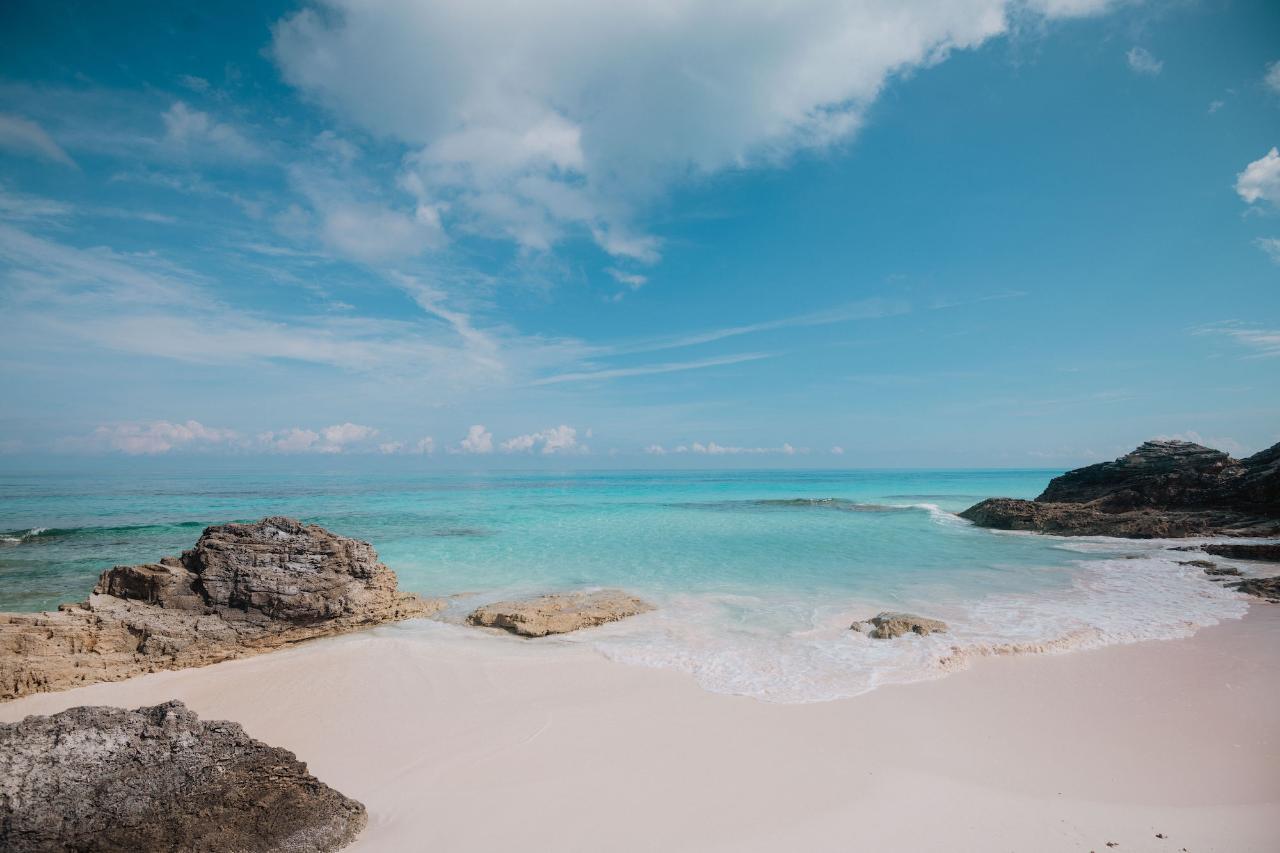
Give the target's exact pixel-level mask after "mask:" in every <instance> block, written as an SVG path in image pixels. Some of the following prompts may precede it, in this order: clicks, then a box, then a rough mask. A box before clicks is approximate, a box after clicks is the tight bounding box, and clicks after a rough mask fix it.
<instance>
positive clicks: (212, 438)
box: [83, 420, 237, 455]
mask: <svg viewBox="0 0 1280 853" xmlns="http://www.w3.org/2000/svg"><path fill="white" fill-rule="evenodd" d="M236 437H237V436H236V433H235V431H233V430H229V429H217V428H215V427H207V426H205V425H204V424H202V423H200V422H199V421H194V420H190V421H186V422H185V423H170V422H169V421H147V422H133V423H120V424H112V425H109V426H100V427H98V428H97V429H95V430H94V431H93V435H92V437H91V438H90V440H89V441H88V442H87V443H86V444H85V445H83V446H87V447H89V448H90V449H106V450H115V451H119V452H121V453H128V454H130V455H155V454H160V453H168V452H169V451H170V450H175V449H189V448H198V447H209V446H214V445H224V444H227V443H228V442H231V441H234V440H235V439H236Z"/></svg>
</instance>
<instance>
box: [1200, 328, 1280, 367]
mask: <svg viewBox="0 0 1280 853" xmlns="http://www.w3.org/2000/svg"><path fill="white" fill-rule="evenodd" d="M1192 334H1195V335H1212V336H1217V337H1224V338H1227V339H1228V340H1231V341H1233V342H1235V343H1237V344H1239V345H1240V346H1241V347H1244V348H1245V350H1246V351H1247V353H1246V355H1245V356H1244V357H1245V358H1275V357H1276V356H1280V329H1266V328H1261V327H1258V326H1248V325H1245V324H1243V323H1240V322H1238V321H1231V322H1226V323H1216V324H1213V325H1208V326H1201V327H1199V328H1197V329H1194V330H1193V331H1192Z"/></svg>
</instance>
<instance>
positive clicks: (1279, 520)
mask: <svg viewBox="0 0 1280 853" xmlns="http://www.w3.org/2000/svg"><path fill="white" fill-rule="evenodd" d="M960 515H961V517H963V518H967V519H969V520H970V521H972V522H974V523H975V524H977V525H979V526H980V527H993V528H997V529H1001V530H1032V531H1037V532H1040V533H1058V534H1062V535H1067V536H1127V537H1134V538H1143V539H1149V538H1166V537H1170V538H1172V537H1184V536H1206V535H1214V534H1227V535H1234V536H1274V535H1280V444H1277V445H1275V446H1274V447H1271V448H1269V449H1267V450H1264V451H1262V452H1261V453H1257V454H1254V455H1253V456H1250V457H1249V458H1248V459H1244V460H1237V459H1232V458H1231V457H1230V456H1228V455H1227V454H1225V453H1223V452H1221V451H1219V450H1212V449H1210V448H1208V447H1202V446H1201V445H1199V444H1193V443H1191V442H1188V441H1163V440H1161V441H1148V442H1146V443H1145V444H1143V445H1142V446H1141V447H1139V448H1138V449H1137V450H1134V451H1133V452H1132V453H1129V454H1128V455H1126V456H1122V457H1121V458H1119V459H1117V460H1116V461H1114V462H1102V463H1099V464H1097V465H1089V466H1087V467H1085V468H1079V469H1077V470H1075V471H1069V472H1067V473H1066V474H1063V475H1062V476H1060V477H1055V478H1054V479H1053V480H1052V481H1050V483H1049V486H1048V488H1046V489H1045V490H1044V492H1043V493H1042V494H1041V495H1040V496H1039V497H1038V498H1036V499H1035V500H1034V501H1026V500H1017V499H1013V498H990V499H988V500H985V501H982V502H981V503H978V504H975V505H974V506H971V507H969V509H967V510H965V511H964V512H962V513H960Z"/></svg>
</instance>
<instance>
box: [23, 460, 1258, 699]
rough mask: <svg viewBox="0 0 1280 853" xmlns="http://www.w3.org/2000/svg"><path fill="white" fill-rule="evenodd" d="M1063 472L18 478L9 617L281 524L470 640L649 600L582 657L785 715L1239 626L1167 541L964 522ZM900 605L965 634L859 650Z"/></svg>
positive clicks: (1231, 608)
mask: <svg viewBox="0 0 1280 853" xmlns="http://www.w3.org/2000/svg"><path fill="white" fill-rule="evenodd" d="M1054 473H1056V472H1050V471H932V472H926V471H806V472H795V471H790V472H760V471H757V472H643V473H638V472H627V473H621V472H604V473H601V472H582V473H563V474H546V473H537V474H532V473H510V474H484V475H479V474H451V475H436V476H423V475H421V474H407V473H401V474H397V473H386V472H382V473H377V474H355V473H351V472H333V473H307V474H297V473H292V474H290V473H270V474H254V473H205V474H200V475H193V474H190V473H136V472H135V473H127V474H126V473H118V474H101V475H96V476H84V475H70V474H61V475H57V474H50V475H8V476H0V537H2V538H0V609H3V610H38V609H48V608H53V607H55V606H56V605H57V604H58V603H59V602H62V601H74V600H80V599H83V598H84V597H85V595H86V594H87V592H88V591H89V589H90V588H91V587H92V585H93V583H94V580H95V579H96V577H97V575H98V574H99V573H100V572H101V571H102V570H104V569H106V568H109V567H110V566H112V565H116V564H120V563H132V562H140V561H150V560H155V559H157V558H158V557H160V556H161V555H164V554H176V553H178V552H179V551H181V550H182V549H183V548H186V547H189V546H190V545H191V544H192V543H193V542H194V541H195V539H196V537H197V536H198V535H199V533H200V530H201V528H203V527H204V526H206V525H208V524H215V523H220V522H226V521H244V520H253V519H256V518H260V517H262V516H264V515H272V514H281V515H293V516H297V517H300V518H302V519H304V520H306V521H310V522H315V523H318V524H322V525H324V526H325V527H328V528H330V529H332V530H334V531H336V532H339V533H342V534H345V535H349V536H354V537H357V538H361V539H365V540H368V541H370V542H372V543H373V544H374V545H375V547H376V548H377V549H378V552H379V554H380V556H381V557H382V559H383V561H384V562H386V563H387V564H388V565H389V566H391V567H392V568H393V569H394V570H395V571H396V572H397V574H398V575H399V577H400V583H401V585H402V586H403V587H405V588H408V589H411V590H414V591H416V592H421V593H423V594H425V595H454V594H458V593H468V594H469V595H467V596H466V597H464V598H461V599H458V603H456V604H455V605H454V607H453V608H452V609H451V611H450V612H449V613H448V614H447V615H446V619H448V620H452V621H454V622H457V621H460V618H461V616H462V615H463V613H464V612H465V610H466V609H467V608H469V607H471V606H474V605H475V604H476V603H477V602H482V601H484V600H492V599H495V598H499V597H505V596H510V595H520V594H528V593H536V592H543V591H549V590H560V589H573V588H588V587H594V586H618V587H623V588H626V589H628V590H631V591H634V592H636V593H639V594H641V595H644V596H646V597H649V598H650V599H651V600H653V601H654V602H655V603H656V604H658V605H659V607H658V610H657V611H656V612H655V613H653V614H649V615H646V616H643V617H639V618H637V619H634V620H628V621H627V622H625V623H620V624H618V625H615V626H609V627H607V628H604V629H600V630H598V631H592V632H587V633H585V634H581V635H576V636H574V637H572V638H568V639H566V640H564V641H563V642H573V643H583V642H585V643H590V644H592V645H593V646H595V647H596V648H598V649H599V650H600V651H601V652H602V653H604V654H606V655H609V656H611V657H614V658H617V659H620V660H625V661H629V662H632V663H639V664H644V665H651V666H668V667H675V668H679V669H683V670H685V671H688V672H690V673H692V674H693V675H694V676H695V677H697V678H698V679H699V681H700V682H702V683H703V684H704V685H705V686H707V687H708V688H710V689H716V690H723V691H727V692H736V693H745V694H748V695H755V696H758V697H760V698H766V699H774V700H778V701H808V700H812V699H825V698H834V697H836V696H844V695H852V694H854V693H858V692H862V691H863V690H866V689H869V688H870V687H873V686H875V685H876V684H879V683H885V682H886V681H894V680H905V679H910V678H918V677H928V676H930V675H934V674H939V673H941V672H944V671H946V670H947V669H948V668H953V667H954V666H956V665H958V664H959V663H960V662H962V661H963V660H964V659H965V658H966V657H967V656H970V655H971V654H974V653H979V654H988V653H999V652H1003V651H1013V650H1044V649H1052V648H1055V647H1059V646H1063V647H1065V646H1076V645H1094V644H1099V643H1106V642H1123V641H1128V640H1132V639H1144V638H1148V637H1159V636H1180V635H1184V634H1185V633H1187V632H1188V631H1189V630H1193V629H1194V628H1195V627H1196V626H1199V625H1203V624H1212V623H1213V622H1214V621H1216V620H1217V619H1221V618H1230V617H1233V616H1238V615H1239V614H1240V613H1241V612H1242V610H1243V604H1242V603H1240V602H1239V599H1238V597H1237V596H1235V595H1234V594H1232V593H1226V592H1224V591H1222V590H1220V589H1218V588H1217V587H1214V586H1212V585H1211V584H1207V583H1206V582H1204V580H1203V578H1202V577H1200V576H1199V575H1198V570H1191V569H1188V568H1187V567H1182V566H1179V565H1178V564H1177V563H1176V561H1175V560H1174V559H1173V556H1174V554H1172V553H1171V552H1168V551H1166V550H1164V549H1165V546H1166V545H1167V544H1168V543H1131V542H1116V541H1114V540H1112V541H1108V540H1061V539H1057V538H1053V537H1039V536H1028V535H1014V534H998V533H993V532H991V531H985V530H980V529H977V528H974V527H972V526H971V525H968V524H967V523H965V522H963V521H962V520H960V519H958V518H956V517H955V516H954V515H952V513H953V512H955V511H958V510H960V509H963V508H964V507H966V506H969V505H971V504H973V503H975V502H976V501H978V500H981V499H982V498H984V497H989V496H993V495H1004V496H1013V497H1033V496H1034V495H1036V494H1038V493H1039V492H1040V490H1041V489H1043V487H1044V485H1045V484H1046V483H1047V482H1048V480H1049V478H1050V477H1051V476H1052V475H1053V474H1054ZM1133 557H1137V558H1138V559H1125V558H1133ZM1153 592H1155V593H1157V594H1160V595H1162V596H1163V599H1162V602H1161V604H1160V605H1159V606H1158V607H1155V608H1154V609H1153V608H1152V607H1151V606H1150V601H1149V599H1150V598H1151V597H1152V593H1153ZM1126 596H1128V597H1126ZM1139 598H1142V599H1143V601H1142V602H1141V603H1140V602H1139V601H1138V599H1139ZM1139 604H1140V606H1138V605H1139ZM888 608H894V609H911V610H915V611H918V612H922V613H925V614H926V615H933V616H939V617H941V618H944V619H946V620H947V621H948V622H950V623H951V624H952V631H951V632H950V634H949V635H948V636H947V637H945V638H941V639H939V638H935V637H931V638H927V639H918V638H911V639H909V640H907V641H905V642H898V643H882V642H876V641H870V640H867V639H866V638H863V637H861V636H860V635H851V634H850V632H849V631H848V625H849V622H850V621H851V620H852V619H854V618H864V617H866V616H870V615H873V614H874V613H875V612H877V611H878V610H880V609H888ZM457 630H467V629H462V628H458V629H457Z"/></svg>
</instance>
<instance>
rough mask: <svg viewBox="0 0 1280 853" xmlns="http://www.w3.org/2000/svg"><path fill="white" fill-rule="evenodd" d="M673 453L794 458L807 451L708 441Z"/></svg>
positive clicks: (786, 445)
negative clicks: (768, 455)
mask: <svg viewBox="0 0 1280 853" xmlns="http://www.w3.org/2000/svg"><path fill="white" fill-rule="evenodd" d="M672 452H673V453H695V454H701V455H706V456H739V455H748V456H758V455H767V454H781V455H783V456H794V455H795V454H797V453H807V452H808V451H807V450H797V449H796V448H795V447H792V446H791V445H790V444H789V443H787V442H783V443H782V445H781V446H780V447H738V446H735V445H724V444H717V443H716V442H714V441H708V442H707V443H706V444H703V443H702V442H700V441H695V442H692V443H691V444H688V445H684V444H682V445H680V446H679V447H677V448H676V449H675V450H673V451H672Z"/></svg>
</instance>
